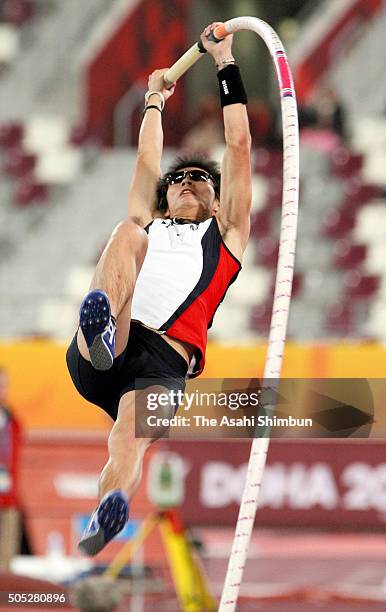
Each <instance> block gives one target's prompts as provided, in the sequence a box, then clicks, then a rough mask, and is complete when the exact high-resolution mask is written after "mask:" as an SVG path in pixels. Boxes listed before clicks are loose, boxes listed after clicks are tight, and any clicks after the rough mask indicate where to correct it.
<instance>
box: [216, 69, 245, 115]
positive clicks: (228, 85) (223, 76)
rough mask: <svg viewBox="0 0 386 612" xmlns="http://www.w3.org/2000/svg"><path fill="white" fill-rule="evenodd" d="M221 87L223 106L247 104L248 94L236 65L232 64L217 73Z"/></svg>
mask: <svg viewBox="0 0 386 612" xmlns="http://www.w3.org/2000/svg"><path fill="white" fill-rule="evenodd" d="M217 78H218V84H219V86H220V101H221V106H222V107H224V106H228V105H229V104H238V103H239V104H240V103H241V104H247V102H248V98H247V93H246V91H245V89H244V84H243V81H242V78H241V74H240V70H239V69H238V66H235V64H230V65H229V66H226V68H223V69H222V70H220V71H219V72H218V73H217Z"/></svg>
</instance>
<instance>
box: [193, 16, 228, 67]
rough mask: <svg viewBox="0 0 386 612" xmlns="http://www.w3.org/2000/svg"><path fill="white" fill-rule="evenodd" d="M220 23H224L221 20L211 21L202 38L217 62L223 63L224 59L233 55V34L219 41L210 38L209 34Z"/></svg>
mask: <svg viewBox="0 0 386 612" xmlns="http://www.w3.org/2000/svg"><path fill="white" fill-rule="evenodd" d="M218 25H222V23H221V21H214V22H213V23H210V24H209V25H208V26H206V28H205V29H204V31H203V32H202V34H201V36H200V39H201V42H202V44H203V45H204V47H205V49H206V50H207V52H208V53H209V54H210V55H211V56H212V57H213V59H214V61H215V62H216V64H219V65H221V62H222V61H223V60H229V59H231V58H232V57H233V55H232V42H233V34H229V35H228V36H226V37H225V38H224V39H223V40H221V41H220V42H218V43H215V42H212V41H209V40H208V36H209V35H210V34H211V32H213V31H214V30H215V29H216V27H217V26H218Z"/></svg>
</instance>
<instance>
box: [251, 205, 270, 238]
mask: <svg viewBox="0 0 386 612" xmlns="http://www.w3.org/2000/svg"><path fill="white" fill-rule="evenodd" d="M270 233H271V215H270V211H269V210H265V209H264V210H259V212H257V213H254V214H253V215H252V217H251V235H252V236H253V237H255V238H262V237H264V236H269V235H270Z"/></svg>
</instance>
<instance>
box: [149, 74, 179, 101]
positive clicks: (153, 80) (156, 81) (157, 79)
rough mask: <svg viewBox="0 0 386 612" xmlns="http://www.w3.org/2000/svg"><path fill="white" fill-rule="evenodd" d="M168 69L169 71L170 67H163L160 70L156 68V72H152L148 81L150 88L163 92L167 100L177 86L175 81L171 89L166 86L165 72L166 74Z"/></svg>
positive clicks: (150, 89)
mask: <svg viewBox="0 0 386 612" xmlns="http://www.w3.org/2000/svg"><path fill="white" fill-rule="evenodd" d="M167 71H168V68H161V69H160V70H154V72H152V73H151V75H150V76H149V80H148V83H147V86H148V90H149V91H159V92H161V93H162V95H163V96H164V98H165V101H166V100H167V99H168V98H170V96H172V95H173V94H174V90H175V88H176V84H175V83H173V85H172V86H171V87H170V88H169V89H168V88H167V87H166V86H165V82H164V74H166V72H167Z"/></svg>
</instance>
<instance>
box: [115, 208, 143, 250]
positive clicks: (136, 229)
mask: <svg viewBox="0 0 386 612" xmlns="http://www.w3.org/2000/svg"><path fill="white" fill-rule="evenodd" d="M112 237H113V238H115V239H118V240H119V241H121V242H123V243H124V244H127V246H128V247H129V248H130V250H131V251H133V250H134V251H135V253H136V254H137V255H139V256H142V257H144V256H145V255H146V251H147V245H148V236H147V233H146V232H145V230H144V229H143V227H141V226H140V225H139V224H138V223H137V222H136V220H135V218H131V217H128V218H127V219H124V220H123V221H121V222H120V223H118V225H117V226H116V227H115V229H114V231H113V234H112Z"/></svg>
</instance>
